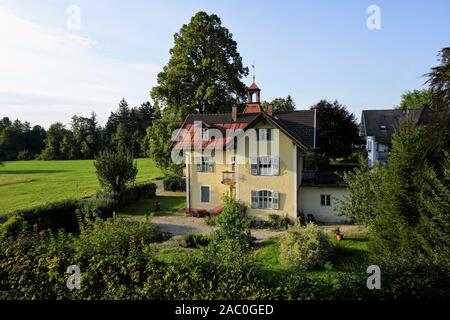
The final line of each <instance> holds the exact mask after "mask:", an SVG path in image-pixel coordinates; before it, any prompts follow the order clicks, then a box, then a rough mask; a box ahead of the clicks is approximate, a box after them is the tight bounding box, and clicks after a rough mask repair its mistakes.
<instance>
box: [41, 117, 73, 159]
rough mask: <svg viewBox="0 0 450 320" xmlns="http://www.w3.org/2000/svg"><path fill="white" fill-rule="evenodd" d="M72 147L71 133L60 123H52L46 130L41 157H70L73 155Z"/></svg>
mask: <svg viewBox="0 0 450 320" xmlns="http://www.w3.org/2000/svg"><path fill="white" fill-rule="evenodd" d="M63 141H64V143H63ZM72 147H73V137H72V133H71V132H70V131H69V130H67V129H66V127H65V126H64V125H63V124H62V123H60V122H57V123H53V124H52V125H51V126H50V128H49V129H48V130H47V133H46V137H45V148H44V150H42V153H41V158H42V159H43V160H67V159H71V157H72V155H73V150H72V149H71V148H72Z"/></svg>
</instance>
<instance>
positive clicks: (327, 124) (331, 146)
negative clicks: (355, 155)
mask: <svg viewBox="0 0 450 320" xmlns="http://www.w3.org/2000/svg"><path fill="white" fill-rule="evenodd" d="M311 110H316V112H317V142H316V145H317V148H318V153H320V154H322V155H324V156H325V157H326V158H341V157H348V156H350V155H351V154H352V151H353V145H354V144H357V143H358V142H359V139H360V138H359V135H358V125H357V124H356V119H355V116H354V115H353V114H352V113H350V112H349V111H348V110H347V108H346V107H345V106H343V105H342V104H340V103H339V102H338V101H337V100H335V101H334V102H329V101H326V100H321V101H319V102H318V103H317V104H315V105H314V106H312V107H311Z"/></svg>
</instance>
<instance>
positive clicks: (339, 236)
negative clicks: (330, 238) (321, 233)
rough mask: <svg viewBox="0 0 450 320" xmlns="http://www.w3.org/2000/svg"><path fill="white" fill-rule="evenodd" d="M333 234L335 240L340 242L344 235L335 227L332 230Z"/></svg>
mask: <svg viewBox="0 0 450 320" xmlns="http://www.w3.org/2000/svg"><path fill="white" fill-rule="evenodd" d="M334 234H335V235H336V240H337V241H340V240H342V239H343V238H344V234H343V233H342V232H341V229H340V228H339V227H336V228H335V229H334Z"/></svg>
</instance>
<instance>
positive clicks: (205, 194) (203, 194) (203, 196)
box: [200, 186, 211, 203]
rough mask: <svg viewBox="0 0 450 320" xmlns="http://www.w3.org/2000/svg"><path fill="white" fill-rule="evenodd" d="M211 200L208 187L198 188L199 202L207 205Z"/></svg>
mask: <svg viewBox="0 0 450 320" xmlns="http://www.w3.org/2000/svg"><path fill="white" fill-rule="evenodd" d="M210 200H211V188H210V187H209V186H201V187H200V202H203V203H209V202H210Z"/></svg>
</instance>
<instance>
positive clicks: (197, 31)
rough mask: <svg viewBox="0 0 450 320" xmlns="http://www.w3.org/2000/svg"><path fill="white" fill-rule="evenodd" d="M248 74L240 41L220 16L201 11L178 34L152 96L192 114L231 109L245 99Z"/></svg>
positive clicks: (171, 106) (158, 100)
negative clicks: (238, 46) (241, 52)
mask: <svg viewBox="0 0 450 320" xmlns="http://www.w3.org/2000/svg"><path fill="white" fill-rule="evenodd" d="M247 75H248V68H246V67H244V66H243V64H242V58H241V56H240V55H239V53H238V52H237V43H236V42H235V41H234V40H233V37H232V34H231V33H230V32H229V30H228V29H227V28H225V27H223V26H222V22H221V20H220V18H219V17H218V16H217V15H215V14H211V15H208V14H207V13H205V12H198V13H196V14H195V15H194V16H193V17H192V18H191V21H190V22H189V23H188V24H185V25H183V26H182V27H181V29H180V31H179V32H177V33H175V35H174V46H173V48H172V49H171V50H170V60H169V62H168V64H167V65H166V66H165V67H164V70H163V71H162V72H161V73H159V74H158V79H157V82H158V85H157V86H155V87H154V88H153V89H152V90H151V96H152V98H153V100H154V101H157V102H158V103H159V104H160V105H161V106H163V107H165V108H179V109H182V110H183V112H182V114H183V116H184V115H186V114H188V113H197V112H199V113H216V112H221V111H222V112H223V111H228V110H229V108H230V106H231V105H232V104H233V103H235V102H240V101H243V99H244V98H245V94H246V86H245V84H244V83H243V82H242V81H241V79H242V77H245V76H247Z"/></svg>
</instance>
